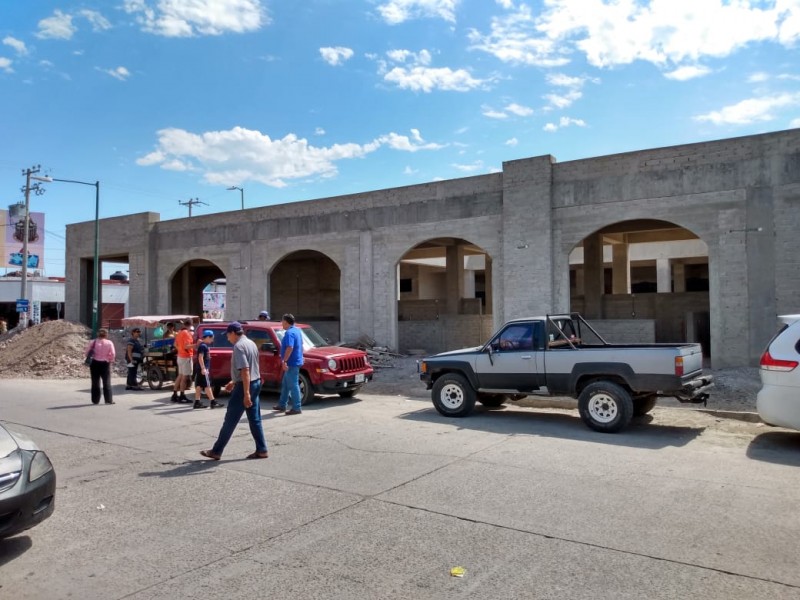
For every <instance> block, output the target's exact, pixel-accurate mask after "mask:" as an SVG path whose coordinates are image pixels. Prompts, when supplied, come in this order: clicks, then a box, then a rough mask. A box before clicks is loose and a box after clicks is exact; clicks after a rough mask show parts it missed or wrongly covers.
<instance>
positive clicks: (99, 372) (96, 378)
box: [89, 360, 112, 404]
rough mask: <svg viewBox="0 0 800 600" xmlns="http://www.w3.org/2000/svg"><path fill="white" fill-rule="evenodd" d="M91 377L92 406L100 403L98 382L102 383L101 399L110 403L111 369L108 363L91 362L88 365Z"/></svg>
mask: <svg viewBox="0 0 800 600" xmlns="http://www.w3.org/2000/svg"><path fill="white" fill-rule="evenodd" d="M89 375H91V377H92V404H99V403H100V382H101V381H102V382H103V399H104V400H105V401H106V402H111V400H112V398H111V368H110V365H109V363H108V362H105V361H101V360H93V361H92V364H91V365H89Z"/></svg>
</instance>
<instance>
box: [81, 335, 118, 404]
mask: <svg viewBox="0 0 800 600" xmlns="http://www.w3.org/2000/svg"><path fill="white" fill-rule="evenodd" d="M90 350H91V351H92V353H93V354H92V364H91V365H89V373H90V375H91V377H92V404H100V381H102V382H103V399H104V400H105V401H106V404H114V399H113V398H112V397H111V365H113V364H114V359H115V358H116V357H117V352H116V350H115V348H114V343H113V342H112V341H111V340H109V339H108V330H107V329H100V330H99V331H98V332H97V339H94V340H92V341H91V342H89V343H88V344H87V345H86V350H84V354H85V355H86V356H88V355H89V351H90Z"/></svg>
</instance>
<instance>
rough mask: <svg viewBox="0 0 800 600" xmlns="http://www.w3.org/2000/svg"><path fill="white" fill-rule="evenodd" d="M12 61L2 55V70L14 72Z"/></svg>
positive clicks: (0, 58)
mask: <svg viewBox="0 0 800 600" xmlns="http://www.w3.org/2000/svg"><path fill="white" fill-rule="evenodd" d="M11 63H12V61H11V59H10V58H6V57H5V56H0V71H5V72H6V73H13V72H14V69H12V68H11ZM23 237H24V236H23Z"/></svg>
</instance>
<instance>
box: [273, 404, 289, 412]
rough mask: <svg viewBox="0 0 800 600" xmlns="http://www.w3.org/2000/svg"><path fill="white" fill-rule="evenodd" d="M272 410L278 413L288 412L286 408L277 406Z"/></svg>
mask: <svg viewBox="0 0 800 600" xmlns="http://www.w3.org/2000/svg"><path fill="white" fill-rule="evenodd" d="M272 410H274V411H277V412H286V407H285V406H280V405H278V404H276V405H275V406H273V407H272Z"/></svg>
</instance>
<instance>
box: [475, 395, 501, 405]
mask: <svg viewBox="0 0 800 600" xmlns="http://www.w3.org/2000/svg"><path fill="white" fill-rule="evenodd" d="M507 400H508V396H506V395H505V394H479V395H478V402H480V403H481V404H483V405H484V406H485V407H486V408H500V407H501V406H503V404H505V403H506V401H507Z"/></svg>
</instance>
